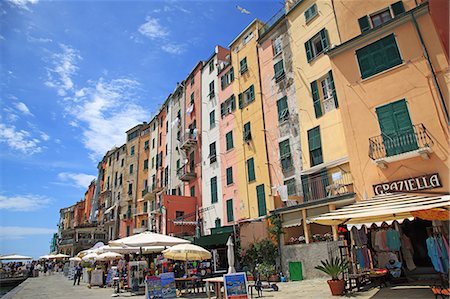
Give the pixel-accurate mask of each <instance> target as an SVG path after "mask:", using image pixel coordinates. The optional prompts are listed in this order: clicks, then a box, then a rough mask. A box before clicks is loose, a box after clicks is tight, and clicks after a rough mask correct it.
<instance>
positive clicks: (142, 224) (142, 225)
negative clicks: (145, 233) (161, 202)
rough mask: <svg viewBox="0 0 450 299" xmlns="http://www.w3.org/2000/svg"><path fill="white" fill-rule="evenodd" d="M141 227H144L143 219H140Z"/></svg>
mask: <svg viewBox="0 0 450 299" xmlns="http://www.w3.org/2000/svg"><path fill="white" fill-rule="evenodd" d="M141 227H145V220H144V219H142V220H141Z"/></svg>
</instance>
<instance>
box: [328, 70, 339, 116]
mask: <svg viewBox="0 0 450 299" xmlns="http://www.w3.org/2000/svg"><path fill="white" fill-rule="evenodd" d="M328 79H329V80H330V88H331V93H332V94H333V99H334V106H335V107H336V108H339V102H338V98H337V94H336V87H335V86H334V79H333V72H332V71H329V72H328Z"/></svg>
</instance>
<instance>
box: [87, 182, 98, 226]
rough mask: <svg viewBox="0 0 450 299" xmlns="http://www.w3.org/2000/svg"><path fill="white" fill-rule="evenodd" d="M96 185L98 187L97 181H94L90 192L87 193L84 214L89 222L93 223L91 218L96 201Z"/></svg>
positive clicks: (89, 189) (90, 186) (90, 185)
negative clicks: (93, 202)
mask: <svg viewBox="0 0 450 299" xmlns="http://www.w3.org/2000/svg"><path fill="white" fill-rule="evenodd" d="M95 185H96V181H95V180H93V181H92V182H91V183H90V184H89V187H88V190H87V191H86V193H85V195H84V203H85V209H84V213H85V216H84V217H85V219H86V221H88V222H91V221H90V220H91V219H90V218H91V209H92V201H93V199H94V194H95Z"/></svg>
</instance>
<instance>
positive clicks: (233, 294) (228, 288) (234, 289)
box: [223, 272, 248, 299]
mask: <svg viewBox="0 0 450 299" xmlns="http://www.w3.org/2000/svg"><path fill="white" fill-rule="evenodd" d="M223 281H224V287H225V298H226V299H247V298H248V294H247V276H246V274H245V273H243V272H240V273H233V274H226V275H224V276H223Z"/></svg>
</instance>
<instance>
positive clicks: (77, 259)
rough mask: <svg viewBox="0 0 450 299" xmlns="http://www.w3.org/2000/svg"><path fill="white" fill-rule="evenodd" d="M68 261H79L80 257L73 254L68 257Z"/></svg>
mask: <svg viewBox="0 0 450 299" xmlns="http://www.w3.org/2000/svg"><path fill="white" fill-rule="evenodd" d="M69 261H73V262H81V258H79V257H78V256H74V257H71V258H70V259H69Z"/></svg>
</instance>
